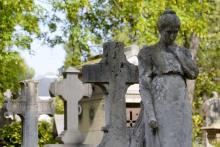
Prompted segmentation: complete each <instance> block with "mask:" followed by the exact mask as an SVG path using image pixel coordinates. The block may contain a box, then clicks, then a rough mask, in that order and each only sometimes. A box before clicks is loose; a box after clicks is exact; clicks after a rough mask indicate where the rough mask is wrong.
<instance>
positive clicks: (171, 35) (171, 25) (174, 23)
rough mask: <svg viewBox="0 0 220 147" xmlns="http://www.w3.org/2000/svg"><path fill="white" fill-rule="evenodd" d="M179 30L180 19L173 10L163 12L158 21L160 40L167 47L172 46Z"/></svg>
mask: <svg viewBox="0 0 220 147" xmlns="http://www.w3.org/2000/svg"><path fill="white" fill-rule="evenodd" d="M179 28H180V19H179V17H178V16H177V15H176V13H175V12H174V11H173V10H170V9H167V10H165V11H164V12H163V13H162V14H161V16H160V18H159V20H158V30H159V32H160V35H161V38H160V40H161V41H162V42H164V43H166V44H168V45H170V44H172V43H173V42H174V41H175V39H176V37H177V34H178V31H179Z"/></svg>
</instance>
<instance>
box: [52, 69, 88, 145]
mask: <svg viewBox="0 0 220 147" xmlns="http://www.w3.org/2000/svg"><path fill="white" fill-rule="evenodd" d="M63 75H64V79H63V80H62V81H59V82H54V83H52V84H51V87H50V94H51V96H60V97H61V98H62V99H63V100H64V105H65V106H64V107H65V108H64V109H65V114H64V123H65V124H64V132H63V133H62V134H61V135H60V139H61V141H62V143H64V144H70V145H71V144H72V145H74V144H81V143H83V140H84V136H83V134H82V133H81V132H80V131H79V128H78V102H79V100H80V99H82V97H83V96H88V97H90V96H91V91H92V90H91V85H90V84H83V83H82V82H81V80H79V78H78V76H79V71H78V70H77V69H75V68H73V67H70V68H68V69H67V70H66V71H65V72H64V73H63Z"/></svg>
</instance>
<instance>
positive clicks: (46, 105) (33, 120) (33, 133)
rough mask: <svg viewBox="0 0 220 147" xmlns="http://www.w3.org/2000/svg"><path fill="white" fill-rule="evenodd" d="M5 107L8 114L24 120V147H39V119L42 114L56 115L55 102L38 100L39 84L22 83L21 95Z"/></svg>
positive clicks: (7, 102) (5, 104)
mask: <svg viewBox="0 0 220 147" xmlns="http://www.w3.org/2000/svg"><path fill="white" fill-rule="evenodd" d="M4 107H5V109H6V111H7V113H13V114H18V115H19V116H21V119H22V125H23V126H22V135H23V136H22V147H38V117H39V115H42V114H48V115H53V114H54V110H55V107H54V100H53V99H50V100H40V99H39V98H38V82H37V81H33V80H26V81H22V82H21V95H20V96H19V97H18V98H17V99H15V100H13V99H6V100H5V103H4Z"/></svg>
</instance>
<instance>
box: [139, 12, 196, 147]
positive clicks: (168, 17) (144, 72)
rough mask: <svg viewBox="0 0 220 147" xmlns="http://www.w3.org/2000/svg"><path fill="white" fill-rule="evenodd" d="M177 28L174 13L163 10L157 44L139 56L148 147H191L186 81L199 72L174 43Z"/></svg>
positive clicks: (141, 92) (190, 59) (187, 53)
mask: <svg viewBox="0 0 220 147" xmlns="http://www.w3.org/2000/svg"><path fill="white" fill-rule="evenodd" d="M179 27H180V21H179V18H178V17H177V16H176V14H175V12H174V11H172V10H166V11H165V12H164V13H163V14H162V15H161V16H160V18H159V22H158V29H159V32H160V35H161V37H160V41H159V42H158V43H157V44H155V45H152V46H148V47H144V48H143V49H142V50H141V51H140V53H139V55H138V60H139V83H140V94H141V98H142V101H143V104H144V121H145V134H146V135H145V136H146V146H147V147H161V146H162V147H191V146H192V118H191V115H192V112H191V106H190V104H189V102H188V101H187V88H186V82H185V80H186V79H195V78H196V77H197V75H198V69H197V67H196V64H195V62H194V61H193V59H192V57H191V54H190V52H189V50H187V49H185V48H184V47H179V46H177V45H176V44H175V43H174V41H175V39H176V36H177V33H178V31H179Z"/></svg>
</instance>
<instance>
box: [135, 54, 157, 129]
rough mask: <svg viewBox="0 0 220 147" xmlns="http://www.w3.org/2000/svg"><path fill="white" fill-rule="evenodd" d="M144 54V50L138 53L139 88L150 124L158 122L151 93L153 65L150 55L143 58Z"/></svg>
mask: <svg viewBox="0 0 220 147" xmlns="http://www.w3.org/2000/svg"><path fill="white" fill-rule="evenodd" d="M142 56H143V52H140V53H139V55H138V69H139V88H140V95H141V99H142V101H143V104H144V111H145V113H146V115H147V118H148V123H149V124H150V123H152V122H156V116H155V111H154V104H153V98H152V95H151V83H150V82H151V77H150V76H151V66H152V65H151V62H150V57H146V58H143V57H142ZM150 125H151V124H150ZM153 125H154V124H153ZM152 127H154V126H152Z"/></svg>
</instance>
